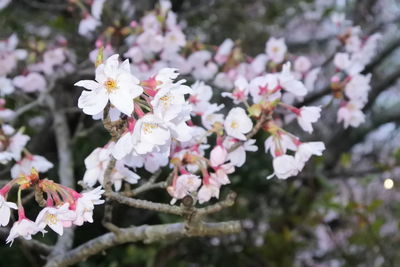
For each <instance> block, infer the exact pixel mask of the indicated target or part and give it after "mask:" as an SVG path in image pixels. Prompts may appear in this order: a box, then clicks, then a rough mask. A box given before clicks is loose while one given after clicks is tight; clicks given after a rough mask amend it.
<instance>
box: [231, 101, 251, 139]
mask: <svg viewBox="0 0 400 267" xmlns="http://www.w3.org/2000/svg"><path fill="white" fill-rule="evenodd" d="M224 126H225V130H226V132H227V134H228V135H229V136H232V137H234V138H237V139H239V140H243V141H244V140H246V136H245V134H246V133H248V132H250V131H251V129H252V128H253V122H252V121H251V119H250V118H249V117H248V116H247V114H246V111H245V110H244V109H243V108H239V107H238V108H233V109H231V110H230V111H229V113H228V115H227V116H226V119H225V122H224Z"/></svg>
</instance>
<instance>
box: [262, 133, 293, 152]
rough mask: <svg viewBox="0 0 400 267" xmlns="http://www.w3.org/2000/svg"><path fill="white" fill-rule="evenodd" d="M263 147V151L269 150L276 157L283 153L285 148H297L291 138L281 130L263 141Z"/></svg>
mask: <svg viewBox="0 0 400 267" xmlns="http://www.w3.org/2000/svg"><path fill="white" fill-rule="evenodd" d="M264 147H265V153H268V151H270V153H271V155H272V157H277V156H278V155H281V154H285V153H286V151H287V150H292V151H296V150H297V147H296V144H295V143H294V140H293V138H292V137H290V136H289V135H287V134H284V133H281V132H279V133H278V134H274V135H271V136H270V137H268V138H267V139H266V140H265V142H264Z"/></svg>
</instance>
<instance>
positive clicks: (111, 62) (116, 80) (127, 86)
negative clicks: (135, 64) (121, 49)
mask: <svg viewBox="0 0 400 267" xmlns="http://www.w3.org/2000/svg"><path fill="white" fill-rule="evenodd" d="M138 84H139V80H138V79H137V78H136V77H135V76H133V75H132V74H131V73H130V65H129V62H128V60H125V61H124V62H123V63H122V64H119V62H118V55H113V56H111V57H109V58H108V59H107V60H106V62H105V63H104V64H101V65H99V66H98V67H97V68H96V78H95V81H91V80H83V81H79V82H77V83H75V85H76V86H82V87H84V88H86V89H88V90H89V91H83V92H82V94H81V96H80V97H79V101H78V107H79V108H82V109H83V112H84V113H86V114H88V115H95V114H97V113H99V112H101V111H102V110H103V109H104V108H105V106H106V105H107V103H108V101H110V102H111V104H113V105H114V106H115V107H116V108H117V109H119V110H120V111H121V112H123V113H125V114H126V115H131V113H132V111H133V99H134V98H136V97H138V96H139V95H140V94H142V92H143V89H142V88H141V87H140V86H139V85H138Z"/></svg>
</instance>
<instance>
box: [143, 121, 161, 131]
mask: <svg viewBox="0 0 400 267" xmlns="http://www.w3.org/2000/svg"><path fill="white" fill-rule="evenodd" d="M157 127H158V126H157V125H155V124H151V123H144V124H143V132H144V133H145V134H151V133H152V132H153V129H155V128H157Z"/></svg>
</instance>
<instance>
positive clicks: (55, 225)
mask: <svg viewBox="0 0 400 267" xmlns="http://www.w3.org/2000/svg"><path fill="white" fill-rule="evenodd" d="M14 186H15V187H18V191H17V204H15V203H14V202H9V201H7V199H8V198H9V197H10V196H9V195H10V192H11V189H12V188H13V187H14ZM28 189H32V190H34V191H35V197H36V200H37V202H38V203H39V205H40V206H42V207H44V208H43V209H42V210H41V211H40V212H39V214H38V215H37V217H36V220H35V221H32V220H30V219H28V218H27V217H26V215H25V209H24V207H23V203H22V198H21V195H22V191H24V190H28ZM103 192H104V190H101V188H100V187H98V188H96V189H94V190H92V191H89V192H84V193H78V192H76V191H75V190H73V189H71V188H69V187H66V186H63V185H61V184H57V183H55V182H54V181H52V180H48V179H39V174H38V172H37V171H36V170H35V169H32V171H31V173H30V174H29V175H21V176H19V177H17V178H15V179H13V180H11V181H10V182H8V183H7V184H6V185H5V186H3V187H2V188H1V189H0V225H1V226H7V225H8V224H9V221H10V217H11V210H12V209H15V210H18V220H17V221H15V222H14V224H13V226H12V227H11V230H10V234H9V236H8V237H7V240H6V242H7V243H11V244H12V243H13V241H14V239H15V238H17V237H23V238H25V239H27V240H29V239H31V238H32V235H35V234H37V233H38V232H42V233H43V234H44V233H46V232H47V231H46V230H45V228H46V227H47V226H48V227H50V228H51V229H52V230H53V231H54V232H56V233H58V234H59V235H62V234H63V229H64V228H68V227H71V226H72V225H82V224H83V223H84V222H93V209H94V205H99V204H102V203H103V202H104V200H101V199H100V198H101V194H102V193H103Z"/></svg>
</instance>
